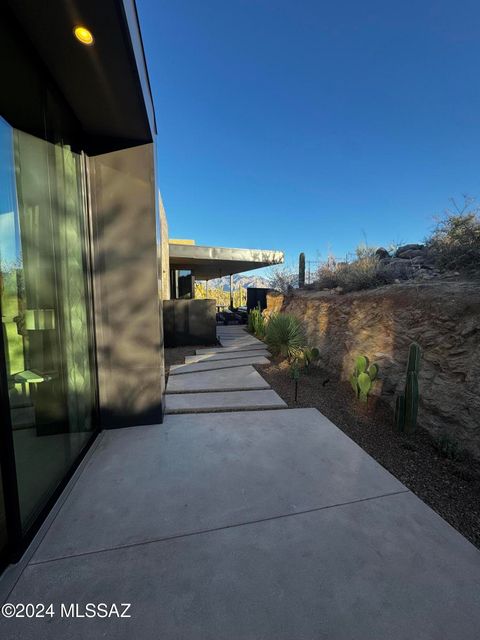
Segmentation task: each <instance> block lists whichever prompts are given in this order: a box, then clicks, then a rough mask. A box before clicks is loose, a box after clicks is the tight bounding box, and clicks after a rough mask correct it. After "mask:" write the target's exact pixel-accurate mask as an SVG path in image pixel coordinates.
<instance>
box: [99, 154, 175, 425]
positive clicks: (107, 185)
mask: <svg viewBox="0 0 480 640" xmlns="http://www.w3.org/2000/svg"><path fill="white" fill-rule="evenodd" d="M89 173H90V192H91V209H92V228H93V229H92V230H93V253H94V256H93V271H94V299H95V318H96V339H97V365H98V379H99V400H100V419H101V426H102V427H103V428H112V427H124V426H132V425H140V424H154V423H159V422H161V421H162V415H163V404H162V403H163V393H164V386H165V382H164V366H163V335H162V317H161V312H162V309H161V298H160V295H159V289H158V284H159V274H158V266H157V265H158V264H159V260H158V253H157V252H158V247H159V245H160V242H158V234H159V228H160V225H159V221H158V219H157V215H158V213H157V208H156V189H155V177H154V147H153V144H147V145H142V146H139V147H134V148H132V149H125V150H122V151H115V152H112V153H107V154H103V155H99V156H95V157H92V158H90V159H89Z"/></svg>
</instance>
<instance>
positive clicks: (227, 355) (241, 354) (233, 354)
mask: <svg viewBox="0 0 480 640" xmlns="http://www.w3.org/2000/svg"><path fill="white" fill-rule="evenodd" d="M270 355H271V354H270V352H269V351H267V350H266V349H253V350H247V349H243V350H239V351H229V350H227V351H226V350H225V349H221V350H220V351H218V352H215V353H203V354H200V355H196V356H185V364H191V363H192V362H204V361H208V362H215V361H216V360H235V359H236V358H246V357H251V356H264V357H265V358H269V357H270Z"/></svg>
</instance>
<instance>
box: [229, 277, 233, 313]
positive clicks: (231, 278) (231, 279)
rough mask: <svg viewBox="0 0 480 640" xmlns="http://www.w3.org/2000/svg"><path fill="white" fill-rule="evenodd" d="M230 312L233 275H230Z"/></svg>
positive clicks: (231, 309) (231, 308) (231, 307)
mask: <svg viewBox="0 0 480 640" xmlns="http://www.w3.org/2000/svg"><path fill="white" fill-rule="evenodd" d="M230 311H233V275H232V274H230Z"/></svg>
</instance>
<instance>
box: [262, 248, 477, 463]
mask: <svg viewBox="0 0 480 640" xmlns="http://www.w3.org/2000/svg"><path fill="white" fill-rule="evenodd" d="M408 251H411V252H412V253H410V254H409V257H408V259H407V258H402V257H401V256H393V257H390V256H383V257H382V258H381V259H382V260H385V265H392V266H391V267H389V268H392V269H395V270H397V269H402V268H403V267H399V266H398V265H400V264H401V263H400V262H399V261H400V260H406V261H407V260H408V261H413V260H417V259H418V258H421V259H423V257H424V254H423V253H418V254H417V253H415V252H418V251H422V252H423V249H419V248H415V246H413V247H411V248H410V249H408ZM415 264H418V265H419V268H422V269H425V270H427V268H426V266H425V265H426V261H424V262H423V263H421V261H420V260H417V262H416V263H415ZM420 264H421V267H420ZM268 308H269V310H270V311H272V310H282V311H286V312H289V313H293V314H295V315H297V316H298V317H299V318H301V319H302V321H303V322H304V324H305V327H306V330H307V334H308V340H309V343H310V345H311V346H317V347H319V349H320V352H321V366H322V367H324V368H325V369H327V370H328V372H329V374H330V378H331V379H332V380H334V379H335V378H339V377H340V378H343V379H348V377H349V376H350V373H351V371H352V367H353V362H354V359H355V357H356V356H358V355H361V354H364V355H367V356H368V357H369V358H370V360H371V361H373V362H377V363H378V364H379V366H380V380H379V382H378V383H377V384H376V386H375V390H374V393H375V394H377V395H380V396H381V397H382V398H383V399H385V400H386V401H388V402H389V403H390V404H391V405H392V407H393V406H394V402H395V394H396V393H397V392H398V391H400V390H401V389H402V388H403V385H404V382H405V366H406V360H407V354H408V347H409V345H410V343H411V342H413V341H416V342H418V343H419V344H420V346H421V348H422V361H421V373H420V410H419V423H420V424H421V425H422V426H423V427H425V428H426V429H427V430H428V431H430V432H431V433H432V435H434V436H435V437H440V436H443V435H446V436H447V437H448V438H450V439H451V440H452V441H454V442H456V443H458V444H459V446H460V447H462V448H465V449H467V450H469V451H470V452H471V453H473V454H474V455H476V456H477V457H480V322H479V318H480V284H479V283H478V282H473V281H465V280H463V281H462V280H461V279H460V278H459V277H454V276H452V277H450V278H444V277H439V278H434V279H429V280H428V281H425V282H422V281H420V280H410V281H407V282H402V283H399V284H393V285H389V286H385V287H380V288H377V289H372V290H368V291H359V292H354V293H344V294H342V295H339V294H338V293H336V292H335V291H333V290H332V291H308V290H295V291H293V292H291V293H290V294H289V295H286V296H284V295H283V294H271V295H270V296H269V301H268ZM319 393H321V389H319ZM385 428H386V429H390V428H391V425H390V424H388V425H387V424H386V425H385Z"/></svg>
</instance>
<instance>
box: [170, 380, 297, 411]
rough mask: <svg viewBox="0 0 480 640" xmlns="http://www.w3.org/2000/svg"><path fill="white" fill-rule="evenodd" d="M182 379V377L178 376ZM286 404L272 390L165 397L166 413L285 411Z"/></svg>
mask: <svg viewBox="0 0 480 640" xmlns="http://www.w3.org/2000/svg"><path fill="white" fill-rule="evenodd" d="M178 377H180V378H181V377H183V376H178ZM286 406H287V405H286V403H285V402H284V401H283V400H282V399H281V398H280V396H279V395H278V393H276V392H275V391H273V389H262V390H259V391H220V392H215V393H173V394H168V395H167V396H166V413H199V412H208V411H232V410H234V411H241V410H248V409H250V410H251V409H285V408H286Z"/></svg>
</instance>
